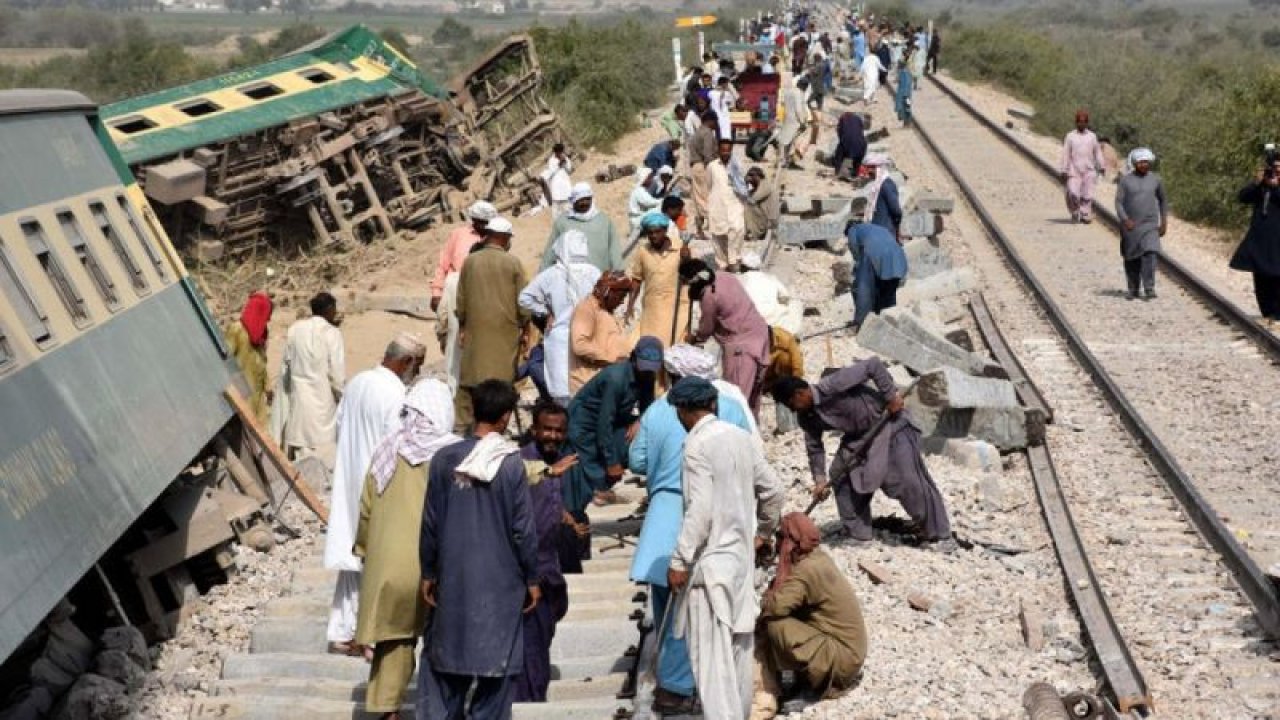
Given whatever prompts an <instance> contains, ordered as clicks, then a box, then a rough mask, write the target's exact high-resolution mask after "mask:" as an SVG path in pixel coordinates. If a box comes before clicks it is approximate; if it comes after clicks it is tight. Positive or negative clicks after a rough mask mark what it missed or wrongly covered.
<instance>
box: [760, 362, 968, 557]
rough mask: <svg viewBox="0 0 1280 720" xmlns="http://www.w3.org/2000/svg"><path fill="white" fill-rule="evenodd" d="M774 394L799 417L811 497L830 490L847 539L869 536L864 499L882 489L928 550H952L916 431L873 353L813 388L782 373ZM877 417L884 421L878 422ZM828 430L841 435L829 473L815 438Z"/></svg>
mask: <svg viewBox="0 0 1280 720" xmlns="http://www.w3.org/2000/svg"><path fill="white" fill-rule="evenodd" d="M868 381H871V383H873V384H874V385H875V387H874V388H872V387H870V386H868V385H867V384H866V383H867V382H868ZM773 398H774V400H775V401H776V402H780V403H782V404H783V405H786V406H787V407H788V408H790V409H791V410H792V411H793V412H795V413H797V414H798V415H799V420H800V427H801V428H802V429H803V430H804V433H805V447H806V449H807V450H808V453H809V470H810V472H811V473H812V476H813V483H814V486H813V494H814V498H815V499H819V500H820V499H822V498H825V497H826V496H827V495H828V494H829V493H830V492H831V491H832V490H833V489H834V490H835V495H836V507H837V508H838V510H839V512H840V520H841V522H842V523H843V525H844V529H845V532H846V533H848V535H849V536H850V537H851V538H853V539H854V540H856V541H861V542H869V541H871V540H872V539H873V535H872V530H871V497H872V495H874V494H875V491H876V490H882V491H883V492H884V494H885V495H887V496H889V497H890V498H892V499H894V500H897V501H898V502H899V503H901V504H902V507H903V509H904V510H906V511H907V514H908V515H910V516H911V519H912V520H913V521H914V522H915V523H916V524H917V525H919V528H920V530H919V532H920V535H921V537H922V539H923V540H924V541H925V542H926V543H928V545H929V547H931V548H932V549H935V550H939V551H943V552H950V551H952V550H954V549H955V547H956V545H955V541H954V540H952V539H951V525H950V522H949V521H948V518H947V509H946V506H945V505H944V504H943V501H942V494H941V493H940V492H938V487H937V485H935V484H934V482H933V478H932V477H931V476H930V475H929V469H928V468H927V467H926V466H925V464H924V460H923V459H922V458H921V457H920V430H919V429H918V428H917V427H916V426H915V425H913V424H912V422H911V417H910V414H909V413H907V412H905V410H904V400H903V394H902V393H900V392H899V391H898V388H897V386H896V385H895V384H894V382H893V378H892V377H890V376H889V371H888V370H887V369H886V368H885V365H884V363H883V362H882V361H881V360H880V358H878V357H875V356H872V357H869V358H867V359H866V360H862V361H860V362H857V363H855V364H853V365H850V366H848V367H845V368H842V369H840V370H837V371H835V372H833V373H831V374H829V375H827V376H826V377H824V378H823V379H822V380H821V381H819V382H818V383H817V384H816V385H812V386H811V385H809V383H807V382H805V381H804V380H802V379H800V378H796V377H784V378H781V379H779V380H778V382H777V383H776V384H775V385H774V386H773ZM881 417H885V418H886V419H885V422H884V424H883V425H882V426H877V421H878V420H879V419H880V418H881ZM877 427H878V429H876V430H875V432H874V433H873V432H872V431H873V429H875V428H877ZM829 430H837V431H840V432H842V433H843V436H842V437H841V438H840V448H839V449H838V450H837V451H836V454H835V457H834V459H833V460H832V462H831V470H830V473H829V474H828V472H827V455H826V450H825V448H824V447H823V444H822V436H823V434H824V433H826V432H827V431H829ZM864 438H865V440H866V442H865V443H864V442H863V440H864ZM864 445H865V446H864ZM864 458H865V460H864Z"/></svg>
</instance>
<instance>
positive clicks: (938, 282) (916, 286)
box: [898, 267, 978, 304]
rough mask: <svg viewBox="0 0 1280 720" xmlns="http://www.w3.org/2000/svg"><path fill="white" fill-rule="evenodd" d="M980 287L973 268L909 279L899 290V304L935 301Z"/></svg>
mask: <svg viewBox="0 0 1280 720" xmlns="http://www.w3.org/2000/svg"><path fill="white" fill-rule="evenodd" d="M977 287H978V278H977V276H976V275H975V274H974V272H973V268H970V267H962V268H956V269H955V270H950V271H948V272H944V273H939V274H937V275H934V276H932V277H927V278H922V279H919V280H915V279H910V278H908V280H907V284H906V285H904V286H902V288H900V289H899V290H898V303H899V304H902V303H909V302H915V301H917V300H935V299H937V298H944V297H951V296H952V295H959V294H960V293H966V292H971V291H973V290H975V289H977Z"/></svg>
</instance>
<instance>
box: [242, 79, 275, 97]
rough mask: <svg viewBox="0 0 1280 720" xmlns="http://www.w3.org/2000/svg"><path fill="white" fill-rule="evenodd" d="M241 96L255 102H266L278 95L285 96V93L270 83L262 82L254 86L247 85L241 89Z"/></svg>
mask: <svg viewBox="0 0 1280 720" xmlns="http://www.w3.org/2000/svg"><path fill="white" fill-rule="evenodd" d="M240 94H241V95H244V96H245V97H249V98H253V99H254V100H266V99H267V98H273V97H275V96H277V95H283V94H284V91H283V90H281V89H280V88H278V87H276V86H275V85H272V84H271V83H269V82H260V83H254V84H252V85H245V86H244V87H242V88H240Z"/></svg>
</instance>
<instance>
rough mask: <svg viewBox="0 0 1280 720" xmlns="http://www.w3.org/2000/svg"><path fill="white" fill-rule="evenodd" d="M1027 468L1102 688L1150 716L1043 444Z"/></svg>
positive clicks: (1014, 359)
mask: <svg viewBox="0 0 1280 720" xmlns="http://www.w3.org/2000/svg"><path fill="white" fill-rule="evenodd" d="M921 135H922V136H923V137H926V144H929V145H930V147H933V145H932V140H931V139H928V136H927V135H926V134H925V132H924V131H923V130H922V131H921ZM969 307H970V310H971V311H972V312H973V315H974V319H975V320H976V321H977V324H978V332H979V333H980V334H981V335H982V338H983V340H984V341H986V344H987V347H988V348H989V349H990V350H991V355H992V356H993V357H994V358H995V359H996V361H997V362H999V363H1000V364H1001V365H1002V366H1003V367H1004V368H1005V369H1007V370H1008V371H1009V379H1010V380H1011V381H1012V382H1014V384H1015V386H1016V387H1017V390H1018V397H1019V398H1020V399H1021V400H1022V404H1023V405H1025V406H1027V408H1029V409H1031V410H1035V411H1038V412H1040V413H1043V414H1044V415H1045V416H1046V417H1048V416H1051V415H1052V413H1053V410H1052V408H1050V407H1049V404H1048V402H1046V401H1045V399H1044V395H1043V394H1042V393H1041V392H1040V389H1039V388H1037V387H1036V386H1035V383H1033V382H1032V380H1031V378H1030V377H1029V376H1028V375H1027V373H1026V371H1025V369H1024V368H1023V367H1022V363H1021V362H1020V361H1019V360H1018V356H1017V355H1015V354H1014V352H1013V350H1012V349H1011V348H1010V347H1009V343H1008V340H1006V339H1005V337H1004V334H1003V333H1002V332H1000V327H999V326H998V325H997V324H996V321H995V318H994V317H993V316H992V315H991V311H990V309H989V308H988V307H987V303H986V300H985V299H984V298H983V297H982V294H981V293H979V294H978V295H976V296H974V298H973V299H972V300H970V304H969ZM1024 454H1025V455H1026V458H1027V464H1028V465H1029V466H1030V468H1031V478H1032V482H1033V484H1034V485H1035V489H1036V497H1037V499H1039V501H1040V509H1041V512H1043V513H1044V519H1045V524H1046V525H1047V526H1048V529H1049V536H1050V538H1051V539H1052V540H1053V548H1054V552H1055V553H1057V555H1058V564H1059V565H1061V566H1062V573H1063V575H1064V576H1065V579H1066V585H1067V587H1068V588H1069V589H1070V592H1071V597H1072V599H1073V600H1074V601H1075V606H1076V610H1077V612H1079V614H1080V619H1081V621H1082V622H1083V624H1084V627H1085V631H1086V632H1088V633H1089V638H1090V640H1091V641H1092V644H1093V651H1094V654H1095V655H1096V656H1097V658H1098V664H1099V665H1100V666H1101V667H1102V671H1103V674H1104V675H1105V676H1106V679H1107V687H1109V688H1110V689H1111V694H1112V695H1113V700H1114V703H1115V707H1117V708H1119V710H1120V712H1122V713H1136V714H1138V715H1139V716H1145V715H1148V714H1150V713H1151V706H1152V702H1151V692H1150V690H1148V688H1147V684H1146V680H1145V679H1143V677H1142V671H1141V670H1140V669H1139V668H1138V665H1137V663H1136V662H1135V661H1134V659H1133V655H1132V654H1131V653H1130V652H1129V647H1128V645H1127V644H1126V643H1125V641H1124V635H1123V634H1122V633H1121V632H1120V628H1119V626H1118V625H1116V621H1115V618H1114V617H1113V616H1112V615H1111V609H1110V607H1109V606H1108V605H1107V600H1106V597H1105V596H1104V595H1103V594H1102V586H1101V585H1100V584H1099V583H1098V578H1097V576H1096V575H1095V574H1094V572H1093V565H1092V564H1091V563H1090V562H1089V554H1088V552H1087V551H1086V550H1085V548H1084V543H1083V542H1082V541H1081V540H1080V533H1079V532H1078V531H1077V530H1076V524H1075V520H1074V519H1073V518H1072V516H1071V508H1070V505H1069V504H1068V503H1067V499H1066V495H1065V494H1064V493H1063V492H1062V484H1061V483H1060V482H1059V480H1058V471H1057V469H1056V468H1055V467H1054V464H1053V457H1052V456H1051V455H1050V454H1049V446H1048V444H1047V443H1046V444H1044V445H1039V446H1035V447H1029V448H1027V449H1026V450H1025V453H1024Z"/></svg>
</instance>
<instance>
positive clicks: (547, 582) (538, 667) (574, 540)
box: [515, 401, 589, 702]
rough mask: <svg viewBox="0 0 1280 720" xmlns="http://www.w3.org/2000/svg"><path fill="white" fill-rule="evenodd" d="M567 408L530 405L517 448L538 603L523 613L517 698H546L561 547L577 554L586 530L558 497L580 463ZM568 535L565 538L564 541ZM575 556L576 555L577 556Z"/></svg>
mask: <svg viewBox="0 0 1280 720" xmlns="http://www.w3.org/2000/svg"><path fill="white" fill-rule="evenodd" d="M568 429H569V413H568V412H566V411H565V409H564V408H562V407H560V406H559V405H557V404H555V403H554V402H550V401H544V402H539V403H538V404H537V405H535V406H534V407H533V428H532V429H531V430H530V440H529V442H528V443H526V444H525V445H524V446H523V447H521V448H520V459H522V460H524V467H525V474H526V475H528V477H529V500H530V505H531V508H532V510H533V524H534V526H535V527H536V528H537V530H538V584H539V585H540V586H541V588H542V602H539V603H538V605H537V607H535V608H534V609H533V611H532V612H529V613H526V614H525V616H524V673H523V674H522V675H520V676H519V677H517V678H516V680H515V702H546V700H547V687H548V686H549V685H550V684H551V641H552V640H553V639H554V638H555V635H556V623H558V622H560V619H561V618H563V617H564V615H565V613H566V612H568V610H569V590H568V587H567V585H566V584H565V579H564V573H563V572H561V569H560V552H561V547H562V546H565V545H566V544H567V546H568V552H570V553H571V554H572V555H571V557H573V556H576V553H577V551H578V538H579V537H581V536H585V535H586V534H587V533H588V532H589V530H588V528H587V526H586V525H580V524H579V523H576V522H574V520H573V517H572V516H571V515H569V514H568V513H567V512H565V510H564V505H563V504H562V502H561V500H560V493H561V489H560V486H561V477H562V476H563V475H564V474H565V472H567V471H568V470H569V468H571V467H573V466H574V465H576V464H577V463H578V456H577V455H566V454H564V449H565V448H564V443H565V437H566V436H567V434H568ZM565 540H567V543H566V542H565ZM575 559H576V557H575Z"/></svg>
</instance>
